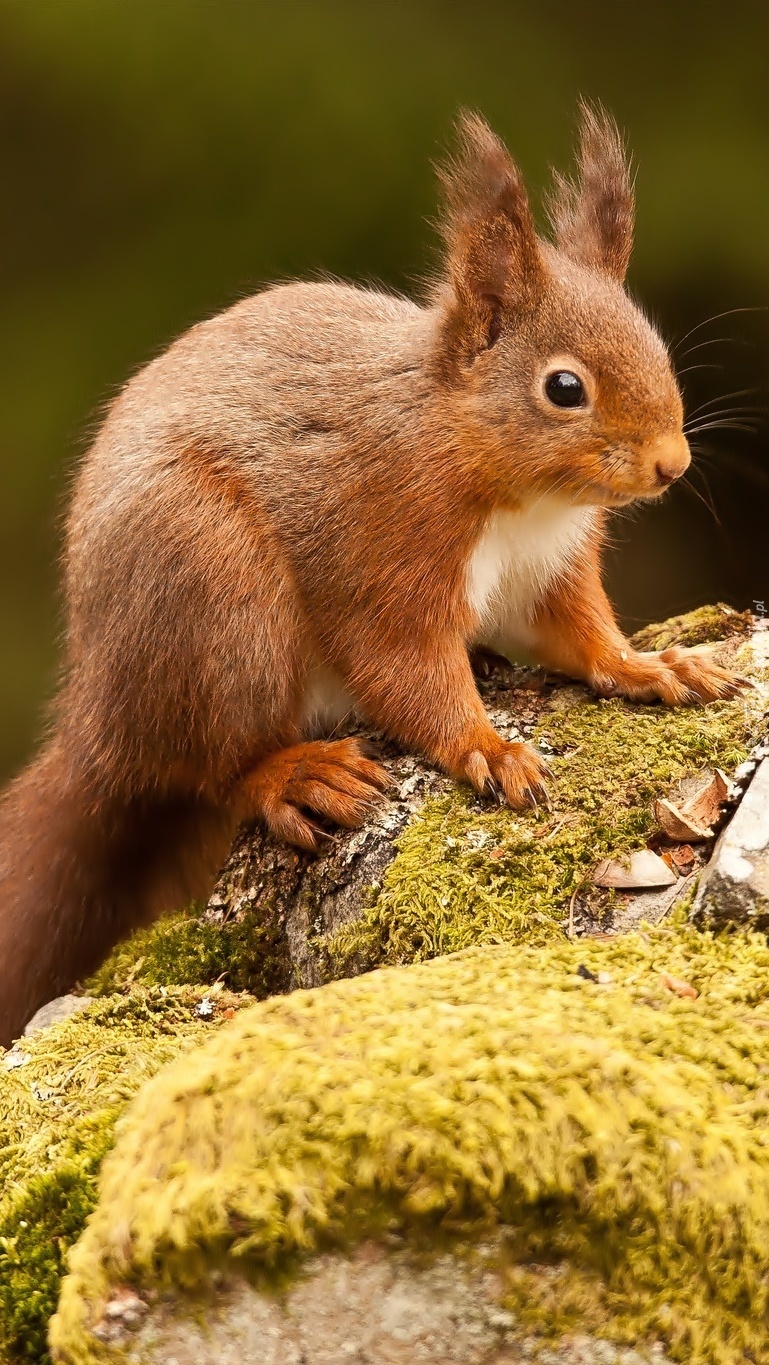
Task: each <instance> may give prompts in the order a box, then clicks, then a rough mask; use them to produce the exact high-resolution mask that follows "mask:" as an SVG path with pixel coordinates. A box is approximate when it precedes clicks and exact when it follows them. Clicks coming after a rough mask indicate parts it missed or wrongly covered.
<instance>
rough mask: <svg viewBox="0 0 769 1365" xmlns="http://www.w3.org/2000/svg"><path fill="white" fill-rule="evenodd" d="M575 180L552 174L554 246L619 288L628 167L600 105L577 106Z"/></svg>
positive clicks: (628, 204) (627, 217) (628, 219)
mask: <svg viewBox="0 0 769 1365" xmlns="http://www.w3.org/2000/svg"><path fill="white" fill-rule="evenodd" d="M577 163H578V167H579V177H578V180H577V182H576V184H573V183H572V182H571V181H570V180H567V179H566V178H565V177H564V176H562V175H559V174H558V173H557V172H556V174H555V177H554V179H555V188H554V192H553V195H552V197H551V200H550V205H549V208H550V219H551V222H552V224H553V229H554V231H555V241H556V245H557V246H558V247H559V249H560V250H561V251H563V252H564V253H565V254H566V255H567V256H571V258H572V260H575V261H579V263H580V264H581V265H587V266H591V267H593V269H595V270H603V271H605V272H606V274H608V275H611V276H612V277H613V278H614V279H615V280H619V281H620V283H621V282H622V280H624V278H625V274H626V272H627V267H628V262H629V260H630V252H631V250H632V247H633V217H634V198H633V184H632V180H631V176H630V167H629V165H628V159H627V156H626V155H625V149H624V147H623V145H622V138H621V136H620V133H619V130H618V128H617V125H616V123H615V122H614V119H613V118H612V117H611V115H610V114H607V113H606V111H605V110H604V109H602V108H601V107H600V105H596V106H592V105H589V104H586V103H585V102H584V101H583V102H581V103H580V129H579V151H578V156H577Z"/></svg>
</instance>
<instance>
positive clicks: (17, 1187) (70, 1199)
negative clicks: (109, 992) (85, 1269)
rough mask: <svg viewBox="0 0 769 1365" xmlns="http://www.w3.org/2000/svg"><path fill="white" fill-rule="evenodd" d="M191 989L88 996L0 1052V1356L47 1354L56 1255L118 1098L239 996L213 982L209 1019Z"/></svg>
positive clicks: (84, 1199)
mask: <svg viewBox="0 0 769 1365" xmlns="http://www.w3.org/2000/svg"><path fill="white" fill-rule="evenodd" d="M202 994H203V992H202V991H200V990H197V991H192V990H185V989H180V990H175V991H164V990H154V991H142V990H137V991H135V992H134V993H133V994H132V995H131V996H130V997H126V998H118V999H113V1000H103V1001H99V1002H98V1003H96V1004H94V1005H92V1006H91V1007H90V1008H89V1009H88V1010H87V1011H85V1012H83V1013H81V1014H79V1015H77V1016H76V1017H74V1018H72V1019H70V1020H67V1021H66V1022H64V1023H61V1024H58V1025H55V1026H54V1027H53V1028H50V1029H47V1030H45V1031H43V1032H41V1033H40V1034H37V1035H33V1036H32V1037H31V1038H29V1039H22V1041H21V1043H20V1044H19V1045H18V1046H17V1047H16V1048H15V1049H14V1050H13V1051H11V1052H7V1053H3V1054H0V1191H1V1193H0V1359H3V1360H10V1361H14V1362H16V1361H24V1360H34V1361H41V1360H44V1359H46V1347H45V1342H46V1327H47V1322H48V1318H49V1317H50V1315H51V1313H52V1312H53V1310H54V1308H55V1306H56V1300H57V1298H58V1291H59V1281H60V1279H61V1276H62V1274H63V1272H64V1262H65V1256H66V1253H67V1250H68V1248H69V1246H70V1245H71V1244H72V1242H74V1241H75V1240H76V1238H77V1237H78V1236H79V1235H80V1233H81V1231H82V1228H83V1225H84V1223H85V1219H86V1217H87V1215H88V1214H89V1213H90V1212H91V1209H92V1208H93V1206H94V1203H95V1202H96V1189H97V1182H98V1174H99V1168H100V1166H101V1162H102V1159H103V1157H104V1155H105V1153H106V1152H107V1151H108V1150H109V1148H110V1147H111V1146H112V1142H113V1138H114V1127H115V1123H116V1120H117V1118H118V1116H119V1115H120V1113H121V1112H122V1110H123V1108H124V1107H125V1104H126V1102H127V1100H128V1099H129V1098H130V1097H131V1096H132V1095H133V1094H134V1093H135V1092H136V1090H138V1088H139V1086H140V1085H141V1084H142V1083H143V1082H144V1081H145V1080H147V1079H148V1078H149V1077H150V1076H152V1075H154V1073H155V1072H156V1071H157V1070H158V1068H159V1067H160V1066H162V1065H163V1064H164V1063H165V1062H167V1061H169V1060H170V1059H171V1058H172V1057H176V1056H177V1055H178V1054H179V1052H181V1051H183V1050H184V1049H185V1048H187V1047H190V1046H191V1045H192V1044H193V1043H194V1042H196V1041H198V1040H199V1039H201V1038H203V1037H204V1036H205V1035H206V1034H207V1033H209V1032H210V1031H211V1028H212V1026H213V1025H214V1023H216V1022H218V1021H220V1020H221V1019H222V1018H223V1017H224V1011H225V1010H226V1011H228V1012H230V1013H231V1012H232V1011H233V1010H234V1009H235V1008H236V1007H237V1006H239V1005H240V1004H241V1003H242V1001H240V1000H238V999H237V998H236V997H230V996H228V995H226V994H225V993H224V992H221V991H220V992H216V993H215V994H214V995H213V996H212V1004H213V1012H212V1015H211V1016H210V1019H209V1018H206V1017H201V1016H200V1015H199V1014H198V1012H197V1006H198V1005H199V1003H200V1000H201V997H202ZM21 1059H23V1060H21ZM20 1060H21V1065H17V1063H18V1062H19V1061H20Z"/></svg>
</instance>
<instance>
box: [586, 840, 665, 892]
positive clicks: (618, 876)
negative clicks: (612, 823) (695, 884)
mask: <svg viewBox="0 0 769 1365" xmlns="http://www.w3.org/2000/svg"><path fill="white" fill-rule="evenodd" d="M677 880H678V878H677V877H676V874H675V872H673V871H672V870H671V869H670V868H669V867H668V866H667V864H666V863H664V862H663V861H662V859H661V858H659V857H658V856H657V854H656V853H653V852H652V850H651V849H650V848H639V849H636V851H635V852H634V853H631V854H630V856H629V857H628V858H627V859H626V860H625V861H624V862H615V861H613V860H612V859H611V858H604V860H603V862H601V863H599V864H598V866H597V868H596V869H595V872H594V873H593V882H594V884H595V885H596V886H608V887H614V888H616V889H617V890H620V891H622V890H624V891H643V890H647V889H649V888H650V887H657V886H672V885H673V883H674V882H675V881H677Z"/></svg>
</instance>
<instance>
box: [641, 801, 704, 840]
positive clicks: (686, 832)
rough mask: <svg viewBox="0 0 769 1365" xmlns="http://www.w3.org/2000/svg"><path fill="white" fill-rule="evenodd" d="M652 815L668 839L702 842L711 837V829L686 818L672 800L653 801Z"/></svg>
mask: <svg viewBox="0 0 769 1365" xmlns="http://www.w3.org/2000/svg"><path fill="white" fill-rule="evenodd" d="M654 816H655V819H656V821H657V823H658V825H659V826H660V829H661V830H662V833H663V834H665V835H666V836H667V838H668V839H675V841H676V843H681V841H682V840H686V842H687V843H690V844H702V843H704V842H705V840H706V839H709V838H710V837H711V831H710V829H708V828H707V826H702V825H697V824H695V823H694V821H693V820H690V819H688V818H687V817H686V816H685V815H684V813H683V810H681V809H680V807H678V806H674V805H673V802H672V801H666V800H664V799H663V800H662V801H655V802H654Z"/></svg>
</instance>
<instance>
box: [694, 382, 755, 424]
mask: <svg viewBox="0 0 769 1365" xmlns="http://www.w3.org/2000/svg"><path fill="white" fill-rule="evenodd" d="M760 392H761V388H760V386H758V385H756V384H754V385H753V386H752V387H751V388H749V389H733V390H732V392H731V393H720V394H718V395H717V396H716V397H715V398H708V399H707V400H706V401H705V402H704V403H700V405H699V407H698V408H695V409H694V412H693V413H691V416H692V417H696V416H697V413H698V412H703V411H704V410H705V408H711V407H712V406H713V404H714V403H725V402H726V400H727V399H728V398H747V397H748V396H749V395H750V394H751V393H760Z"/></svg>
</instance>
